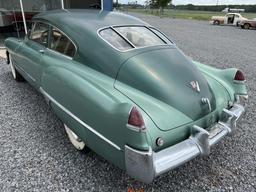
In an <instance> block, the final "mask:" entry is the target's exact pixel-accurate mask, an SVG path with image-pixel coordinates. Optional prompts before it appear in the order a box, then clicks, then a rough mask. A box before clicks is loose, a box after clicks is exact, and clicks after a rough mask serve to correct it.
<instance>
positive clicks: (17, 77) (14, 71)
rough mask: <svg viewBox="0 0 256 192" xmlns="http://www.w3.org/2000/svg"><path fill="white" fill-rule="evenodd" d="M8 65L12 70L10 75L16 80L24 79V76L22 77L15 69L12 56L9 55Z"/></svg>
mask: <svg viewBox="0 0 256 192" xmlns="http://www.w3.org/2000/svg"><path fill="white" fill-rule="evenodd" d="M10 66H11V71H12V76H13V78H14V79H15V80H16V81H18V82H22V81H24V78H23V77H22V75H21V74H20V73H19V72H18V71H17V69H16V68H15V66H14V65H13V61H12V57H11V55H10Z"/></svg>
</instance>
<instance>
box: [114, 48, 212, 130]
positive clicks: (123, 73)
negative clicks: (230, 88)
mask: <svg viewBox="0 0 256 192" xmlns="http://www.w3.org/2000/svg"><path fill="white" fill-rule="evenodd" d="M115 88H116V89H118V90H119V91H120V92H122V93H123V94H125V95H126V96H127V97H129V98H130V99H131V100H133V101H134V102H135V103H136V104H137V105H138V106H140V108H141V109H143V110H144V111H145V112H146V113H147V114H148V115H149V116H150V118H151V119H152V120H153V121H154V122H155V124H156V125H157V126H158V127H159V128H160V129H161V130H169V129H173V128H176V127H178V126H181V125H184V124H187V123H189V122H191V121H195V120H198V119H200V118H202V117H203V116H205V115H207V114H209V113H210V110H209V105H208V104H206V103H205V104H203V103H202V98H207V99H209V101H210V104H211V108H212V111H213V110H214V109H215V98H214V96H213V94H212V90H211V88H210V87H209V85H208V83H207V81H206V79H205V78H204V76H203V75H202V74H201V73H200V71H199V70H198V69H197V67H196V66H195V65H194V64H193V63H192V62H191V61H190V60H188V59H187V57H186V56H184V55H183V53H182V52H181V51H179V50H178V49H177V48H168V49H157V50H153V51H148V52H144V53H141V54H138V55H135V56H133V57H132V58H130V59H129V60H127V61H126V62H125V63H124V64H123V66H122V67H121V69H120V71H119V73H118V75H117V80H116V82H115Z"/></svg>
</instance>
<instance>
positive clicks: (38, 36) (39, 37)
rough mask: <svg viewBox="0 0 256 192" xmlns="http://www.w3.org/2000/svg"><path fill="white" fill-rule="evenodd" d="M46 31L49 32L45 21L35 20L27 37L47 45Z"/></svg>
mask: <svg viewBox="0 0 256 192" xmlns="http://www.w3.org/2000/svg"><path fill="white" fill-rule="evenodd" d="M48 32H49V25H47V24H45V23H40V22H36V23H34V24H33V28H32V31H31V33H30V36H29V39H31V40H32V41H35V42H37V43H40V44H41V45H43V46H46V47H47V44H48Z"/></svg>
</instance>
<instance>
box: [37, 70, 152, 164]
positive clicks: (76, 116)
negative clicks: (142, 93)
mask: <svg viewBox="0 0 256 192" xmlns="http://www.w3.org/2000/svg"><path fill="white" fill-rule="evenodd" d="M85 68H86V67H85ZM85 68H84V69H85ZM88 70H89V71H86V70H81V69H80V70H79V69H76V68H75V67H74V68H72V69H71V68H69V69H68V68H65V67H48V68H47V69H46V70H45V71H44V73H43V75H42V78H41V88H40V90H41V92H42V93H43V95H44V96H45V98H46V100H47V101H48V102H49V104H50V106H51V107H52V108H53V110H54V112H55V113H56V114H57V116H58V117H59V118H60V119H61V120H62V121H63V122H64V123H65V124H67V125H68V126H69V127H70V128H71V129H73V131H74V132H75V133H76V134H77V135H79V137H81V139H82V140H84V142H85V143H86V145H87V146H88V147H90V148H92V149H93V150H94V151H95V152H96V153H98V154H99V155H101V156H103V157H104V158H106V159H107V160H109V161H111V162H113V163H116V164H117V165H119V167H121V168H124V161H123V156H122V155H123V150H124V146H125V145H129V146H132V147H135V148H137V149H140V150H148V149H149V145H150V144H151V139H150V136H149V134H148V133H147V132H145V133H138V132H134V131H132V130H129V129H128V128H127V127H126V125H127V121H128V116H129V112H130V110H131V108H132V107H133V106H136V105H135V104H134V103H132V102H131V101H130V100H129V99H127V98H126V97H124V96H123V95H122V94H120V93H119V92H118V91H117V90H115V89H114V87H113V79H111V78H110V77H107V76H104V75H102V74H101V75H100V73H98V72H96V71H95V72H94V71H93V70H91V69H88ZM143 115H144V116H146V115H145V114H143Z"/></svg>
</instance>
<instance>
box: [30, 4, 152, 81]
mask: <svg viewBox="0 0 256 192" xmlns="http://www.w3.org/2000/svg"><path fill="white" fill-rule="evenodd" d="M33 20H34V21H37V20H39V21H45V22H46V23H49V24H51V25H53V26H55V27H57V28H58V29H60V30H61V31H62V32H64V33H65V34H66V35H67V36H68V37H69V38H70V39H71V40H72V41H73V42H74V43H75V44H76V47H77V48H78V49H77V52H76V55H75V57H74V59H73V60H75V61H78V62H81V63H86V65H87V66H88V67H90V68H93V69H96V70H97V71H100V72H102V73H104V74H106V75H109V76H111V77H116V74H117V72H118V70H119V68H120V66H121V65H122V63H123V62H125V61H126V60H127V59H128V58H130V57H132V56H133V55H136V54H138V53H139V52H143V51H146V50H151V49H156V48H155V47H148V48H144V49H134V50H132V51H129V52H125V53H122V52H120V51H117V50H115V49H114V48H112V47H111V46H110V45H109V44H108V43H106V42H105V41H104V40H103V39H102V38H101V37H100V35H99V34H98V31H99V29H102V28H104V27H109V26H124V25H141V26H149V24H147V23H145V22H143V21H142V20H140V19H137V18H135V17H133V16H130V15H126V14H123V13H120V12H109V11H101V10H72V9H64V10H55V11H46V12H44V13H40V14H38V15H36V16H34V18H33ZM110 61H111V62H110Z"/></svg>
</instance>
